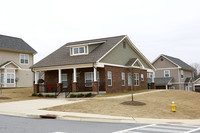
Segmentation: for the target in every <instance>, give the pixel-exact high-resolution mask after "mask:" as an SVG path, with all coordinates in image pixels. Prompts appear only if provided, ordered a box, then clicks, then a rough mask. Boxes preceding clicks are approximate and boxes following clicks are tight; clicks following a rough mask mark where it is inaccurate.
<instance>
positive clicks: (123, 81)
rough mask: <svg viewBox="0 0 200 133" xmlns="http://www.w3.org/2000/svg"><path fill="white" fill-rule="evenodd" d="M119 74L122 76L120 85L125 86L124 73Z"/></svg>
mask: <svg viewBox="0 0 200 133" xmlns="http://www.w3.org/2000/svg"><path fill="white" fill-rule="evenodd" d="M121 76H122V86H125V73H124V72H122V74H121Z"/></svg>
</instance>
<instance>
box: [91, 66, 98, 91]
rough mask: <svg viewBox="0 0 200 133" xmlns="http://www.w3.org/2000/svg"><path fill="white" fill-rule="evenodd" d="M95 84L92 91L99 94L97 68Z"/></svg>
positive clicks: (95, 70) (95, 69)
mask: <svg viewBox="0 0 200 133" xmlns="http://www.w3.org/2000/svg"><path fill="white" fill-rule="evenodd" d="M93 73H94V82H93V86H92V91H94V92H98V91H99V88H98V81H97V68H96V67H94V72H93Z"/></svg>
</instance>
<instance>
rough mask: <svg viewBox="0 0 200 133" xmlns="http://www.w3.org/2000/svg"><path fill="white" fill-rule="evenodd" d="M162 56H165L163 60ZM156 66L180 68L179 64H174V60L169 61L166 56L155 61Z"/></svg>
mask: <svg viewBox="0 0 200 133" xmlns="http://www.w3.org/2000/svg"><path fill="white" fill-rule="evenodd" d="M161 58H163V61H161ZM153 65H154V67H155V68H176V67H177V68H178V66H176V65H174V64H173V63H172V62H170V61H168V60H167V59H165V58H164V57H160V58H158V59H157V60H156V61H155V62H154V63H153Z"/></svg>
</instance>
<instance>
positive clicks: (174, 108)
mask: <svg viewBox="0 0 200 133" xmlns="http://www.w3.org/2000/svg"><path fill="white" fill-rule="evenodd" d="M171 107H172V112H176V104H175V102H174V101H172V105H171Z"/></svg>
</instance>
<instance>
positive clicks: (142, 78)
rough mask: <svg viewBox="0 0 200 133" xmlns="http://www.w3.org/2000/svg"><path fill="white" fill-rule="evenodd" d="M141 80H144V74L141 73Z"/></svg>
mask: <svg viewBox="0 0 200 133" xmlns="http://www.w3.org/2000/svg"><path fill="white" fill-rule="evenodd" d="M141 81H144V74H143V73H142V74H141Z"/></svg>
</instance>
